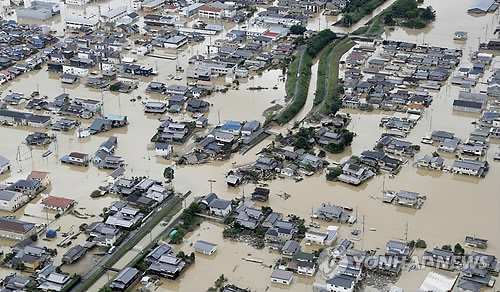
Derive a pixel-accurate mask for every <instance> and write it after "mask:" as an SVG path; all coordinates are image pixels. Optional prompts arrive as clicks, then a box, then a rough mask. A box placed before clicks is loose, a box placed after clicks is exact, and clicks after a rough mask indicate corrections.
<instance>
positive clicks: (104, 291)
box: [98, 286, 113, 292]
mask: <svg viewBox="0 0 500 292" xmlns="http://www.w3.org/2000/svg"><path fill="white" fill-rule="evenodd" d="M98 292H113V290H111V288H109V287H108V286H102V287H101V288H100V289H99V291H98Z"/></svg>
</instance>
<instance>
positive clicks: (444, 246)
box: [441, 244, 451, 251]
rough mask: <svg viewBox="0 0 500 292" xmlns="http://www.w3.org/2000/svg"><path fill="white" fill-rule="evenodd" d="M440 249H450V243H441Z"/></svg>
mask: <svg viewBox="0 0 500 292" xmlns="http://www.w3.org/2000/svg"><path fill="white" fill-rule="evenodd" d="M441 249H444V250H448V251H451V245H449V244H445V245H443V246H442V247H441Z"/></svg>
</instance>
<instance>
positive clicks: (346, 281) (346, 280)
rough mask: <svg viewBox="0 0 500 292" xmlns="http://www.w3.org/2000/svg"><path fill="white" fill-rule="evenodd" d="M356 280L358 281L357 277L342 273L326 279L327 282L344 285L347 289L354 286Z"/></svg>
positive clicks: (339, 285)
mask: <svg viewBox="0 0 500 292" xmlns="http://www.w3.org/2000/svg"><path fill="white" fill-rule="evenodd" d="M354 281H356V278H355V277H353V276H349V275H345V274H340V275H338V276H335V277H333V278H331V279H329V280H326V283H327V284H330V285H333V286H338V287H344V288H346V289H347V288H350V287H352V286H353V282H354Z"/></svg>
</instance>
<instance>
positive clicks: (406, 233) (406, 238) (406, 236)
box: [405, 221, 408, 242]
mask: <svg viewBox="0 0 500 292" xmlns="http://www.w3.org/2000/svg"><path fill="white" fill-rule="evenodd" d="M405 241H406V242H408V221H406V230H405Z"/></svg>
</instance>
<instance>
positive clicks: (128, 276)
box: [111, 267, 139, 285]
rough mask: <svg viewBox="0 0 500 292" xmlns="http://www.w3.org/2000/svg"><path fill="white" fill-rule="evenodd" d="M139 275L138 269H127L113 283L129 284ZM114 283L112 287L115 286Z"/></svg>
mask: <svg viewBox="0 0 500 292" xmlns="http://www.w3.org/2000/svg"><path fill="white" fill-rule="evenodd" d="M138 273H139V271H138V270H137V269H135V268H130V267H127V268H125V269H123V270H122V271H121V272H120V273H119V274H118V275H117V276H116V278H115V279H114V280H113V283H115V282H119V283H129V282H130V281H131V280H132V279H133V278H134V277H135V276H136V275H137V274H138ZM113 283H111V285H113Z"/></svg>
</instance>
